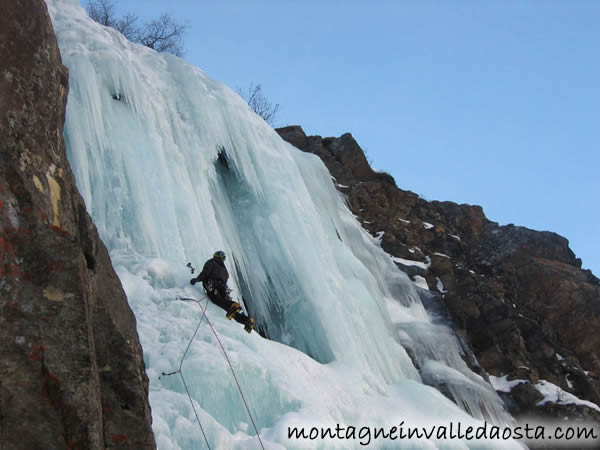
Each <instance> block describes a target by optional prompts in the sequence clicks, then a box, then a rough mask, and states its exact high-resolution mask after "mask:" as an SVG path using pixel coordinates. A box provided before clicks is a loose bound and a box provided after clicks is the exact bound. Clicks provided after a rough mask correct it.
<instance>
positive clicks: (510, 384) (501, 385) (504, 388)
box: [490, 375, 529, 392]
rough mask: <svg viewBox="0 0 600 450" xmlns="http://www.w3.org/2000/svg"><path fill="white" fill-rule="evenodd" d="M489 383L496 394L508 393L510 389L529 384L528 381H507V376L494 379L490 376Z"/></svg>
mask: <svg viewBox="0 0 600 450" xmlns="http://www.w3.org/2000/svg"><path fill="white" fill-rule="evenodd" d="M490 383H492V386H493V387H494V389H495V390H496V391H498V392H510V391H511V390H512V388H514V387H515V386H517V385H519V384H522V383H529V380H510V381H509V380H508V375H504V376H503V377H495V376H494V375H490Z"/></svg>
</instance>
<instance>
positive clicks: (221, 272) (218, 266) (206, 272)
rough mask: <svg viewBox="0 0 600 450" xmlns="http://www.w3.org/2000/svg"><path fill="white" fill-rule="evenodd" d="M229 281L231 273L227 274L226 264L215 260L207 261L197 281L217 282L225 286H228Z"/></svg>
mask: <svg viewBox="0 0 600 450" xmlns="http://www.w3.org/2000/svg"><path fill="white" fill-rule="evenodd" d="M227 280H229V272H227V268H226V267H225V263H224V262H223V261H220V260H218V259H215V258H213V259H209V260H208V261H206V263H205V264H204V267H203V268H202V272H200V275H198V276H197V277H196V281H202V282H205V281H216V282H218V283H222V284H223V286H225V285H226V284H227Z"/></svg>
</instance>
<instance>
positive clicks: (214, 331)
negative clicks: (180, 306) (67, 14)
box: [200, 306, 265, 450]
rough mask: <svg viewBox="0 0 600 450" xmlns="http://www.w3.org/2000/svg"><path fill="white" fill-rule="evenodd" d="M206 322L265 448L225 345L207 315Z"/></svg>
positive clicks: (257, 435)
mask: <svg viewBox="0 0 600 450" xmlns="http://www.w3.org/2000/svg"><path fill="white" fill-rule="evenodd" d="M200 307H202V306H200ZM206 322H208V325H209V326H210V328H211V329H212V331H213V333H214V335H215V338H216V339H217V342H218V343H219V345H220V346H221V350H223V355H225V359H226V360H227V364H229V368H230V369H231V374H232V375H233V379H234V380H235V384H237V388H238V391H240V396H241V397H242V401H243V402H244V406H245V407H246V411H248V416H249V417H250V421H251V422H252V426H253V427H254V431H255V432H256V437H257V438H258V442H259V443H260V446H261V448H262V449H263V450H265V446H264V445H263V442H262V439H261V438H260V434H259V433H258V428H257V427H256V424H255V423H254V418H253V417H252V413H251V412H250V408H249V407H248V402H246V397H244V393H243V392H242V387H241V386H240V383H239V381H238V379H237V376H236V375H235V370H233V366H232V365H231V361H230V360H229V356H228V355H227V352H226V351H225V347H223V344H222V343H221V340H220V339H219V336H218V335H217V330H215V328H214V327H213V325H212V323H210V320H208V317H207V318H206Z"/></svg>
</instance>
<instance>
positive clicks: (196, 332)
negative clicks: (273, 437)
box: [158, 263, 265, 450]
mask: <svg viewBox="0 0 600 450" xmlns="http://www.w3.org/2000/svg"><path fill="white" fill-rule="evenodd" d="M187 266H188V267H189V268H190V270H191V271H192V273H194V268H193V267H192V265H191V263H188V265H187ZM205 297H206V296H204V297H202V298H200V300H197V299H194V298H188V297H177V300H181V301H184V302H194V303H197V304H198V306H199V307H200V309H201V310H202V317H200V320H199V321H198V325H197V326H196V330H195V331H194V334H193V335H192V338H191V339H190V342H189V343H188V345H187V347H186V349H185V351H184V352H183V356H182V357H181V361H180V362H179V369H178V370H176V371H174V372H169V373H165V372H163V373H162V375H161V376H160V377H158V378H159V379H160V378H161V377H163V376H165V377H166V376H171V375H175V374H179V376H181V381H182V382H183V387H184V388H185V392H186V393H187V396H188V398H189V399H190V403H191V405H192V409H193V410H194V414H195V416H196V421H197V422H198V426H199V427H200V431H202V435H203V436H204V440H205V441H206V446H207V448H208V449H209V450H210V444H209V443H208V438H207V437H206V434H205V433H204V429H203V428H202V424H201V423H200V418H199V417H198V412H197V411H196V407H195V406H194V401H193V400H192V396H191V395H190V391H189V390H188V387H187V384H186V382H185V378H184V376H183V360H184V359H185V356H186V355H187V352H188V350H189V349H190V346H191V345H192V342H193V341H194V339H195V337H196V334H198V330H199V329H200V325H201V324H202V320H204V319H205V318H206V323H208V325H209V326H210V329H211V330H212V332H213V334H214V335H215V338H216V339H217V342H218V343H219V346H220V347H221V350H222V351H223V355H224V356H225V359H226V360H227V364H229V368H230V369H231V374H232V375H233V379H234V380H235V384H236V385H237V388H238V391H239V392H240V396H241V397H242V401H243V402H244V406H245V408H246V411H247V412H248V416H249V417H250V421H251V422H252V426H253V427H254V431H255V432H256V437H257V438H258V442H259V443H260V446H261V448H262V449H263V450H264V449H265V446H264V444H263V442H262V439H261V438H260V434H259V433H258V428H257V426H256V423H255V422H254V418H253V417H252V413H251V412H250V408H249V407H248V402H247V401H246V397H245V396H244V393H243V392H242V387H241V386H240V383H239V381H238V379H237V376H236V374H235V370H233V365H232V364H231V361H230V360H229V356H228V355H227V352H226V351H225V347H224V346H223V344H222V343H221V340H220V339H219V336H218V335H217V330H215V327H213V325H212V323H211V322H210V320H208V316H207V315H206V309H207V308H208V300H209V299H208V297H206V305H205V306H204V308H203V307H202V300H203V299H204V298H205Z"/></svg>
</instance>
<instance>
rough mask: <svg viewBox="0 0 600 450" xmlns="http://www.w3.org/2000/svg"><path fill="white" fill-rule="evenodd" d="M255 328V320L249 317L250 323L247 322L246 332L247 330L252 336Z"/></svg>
mask: <svg viewBox="0 0 600 450" xmlns="http://www.w3.org/2000/svg"><path fill="white" fill-rule="evenodd" d="M253 328H254V319H253V318H252V317H248V321H247V322H246V325H244V330H246V331H247V332H248V334H250V332H251V331H252V329H253Z"/></svg>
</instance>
